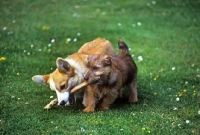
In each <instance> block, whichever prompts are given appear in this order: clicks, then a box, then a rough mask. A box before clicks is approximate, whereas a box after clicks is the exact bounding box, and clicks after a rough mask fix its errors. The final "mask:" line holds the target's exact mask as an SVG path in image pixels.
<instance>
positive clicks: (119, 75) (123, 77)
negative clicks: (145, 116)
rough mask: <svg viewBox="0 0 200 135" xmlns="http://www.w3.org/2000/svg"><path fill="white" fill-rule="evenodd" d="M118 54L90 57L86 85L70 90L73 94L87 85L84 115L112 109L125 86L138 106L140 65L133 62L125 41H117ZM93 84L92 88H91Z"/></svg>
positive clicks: (131, 99) (130, 99) (130, 97)
mask: <svg viewBox="0 0 200 135" xmlns="http://www.w3.org/2000/svg"><path fill="white" fill-rule="evenodd" d="M118 47H119V51H120V52H119V54H118V55H116V56H108V55H89V57H88V62H87V64H86V66H87V70H86V72H85V74H84V79H85V83H82V85H81V84H80V85H78V86H77V87H75V88H74V89H72V90H71V93H73V92H75V91H77V90H79V89H81V88H83V87H85V86H86V85H88V86H87V90H86V91H85V92H86V93H85V96H86V98H85V101H83V103H84V105H85V107H86V108H85V109H84V110H83V111H84V112H94V109H95V108H96V106H97V108H99V109H101V110H107V109H109V106H110V104H112V103H113V102H114V101H115V99H116V98H117V97H118V96H120V95H121V89H122V87H123V86H128V88H129V90H130V96H129V102H131V103H135V102H137V101H138V98H137V88H136V87H137V66H136V64H135V62H134V61H133V59H132V57H131V55H130V53H129V50H128V46H127V45H126V43H124V42H123V41H119V42H118ZM89 84H90V85H89Z"/></svg>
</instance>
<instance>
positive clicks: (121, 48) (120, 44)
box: [118, 40, 130, 55]
mask: <svg viewBox="0 0 200 135" xmlns="http://www.w3.org/2000/svg"><path fill="white" fill-rule="evenodd" d="M118 47H119V55H124V54H130V53H129V48H128V46H127V45H126V43H125V42H124V41H122V40H119V41H118Z"/></svg>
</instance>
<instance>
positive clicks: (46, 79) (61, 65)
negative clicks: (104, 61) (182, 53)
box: [32, 38, 115, 109]
mask: <svg viewBox="0 0 200 135" xmlns="http://www.w3.org/2000/svg"><path fill="white" fill-rule="evenodd" d="M89 54H108V55H114V54H115V50H114V48H113V47H112V44H111V43H110V42H109V41H108V40H105V39H104V38H97V39H95V40H93V41H91V42H88V43H85V44H84V45H83V46H82V47H81V48H80V49H79V50H78V52H77V53H74V54H72V55H69V56H68V57H67V58H66V59H62V58H58V59H57V61H56V65H57V69H56V70H55V71H54V72H53V73H50V74H47V75H35V76H33V77H32V80H33V81H34V82H36V83H39V84H44V85H49V86H50V88H51V89H52V90H53V91H56V93H57V97H58V94H59V95H61V94H63V93H65V92H66V91H70V89H71V88H72V87H75V86H76V85H79V84H80V83H81V82H82V80H83V73H84V72H85V70H86V65H85V62H86V61H87V57H88V55H89ZM71 96H73V95H70V97H69V99H73V98H71ZM63 97H65V96H62V98H63ZM60 100H61V99H60ZM64 100H66V101H68V99H64ZM62 101H63V100H62ZM62 101H60V103H59V98H58V99H57V100H56V99H54V100H52V102H50V103H49V104H47V105H46V106H45V107H44V109H50V108H51V107H52V106H53V105H55V104H57V103H59V104H61V103H62V104H65V102H64V103H63V102H62Z"/></svg>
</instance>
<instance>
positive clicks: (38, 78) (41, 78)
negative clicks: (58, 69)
mask: <svg viewBox="0 0 200 135" xmlns="http://www.w3.org/2000/svg"><path fill="white" fill-rule="evenodd" d="M49 76H50V75H35V76H33V77H32V80H33V81H34V82H36V83H39V84H43V85H49V84H48V80H49Z"/></svg>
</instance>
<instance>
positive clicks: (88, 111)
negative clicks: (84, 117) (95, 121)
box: [83, 108, 94, 113]
mask: <svg viewBox="0 0 200 135" xmlns="http://www.w3.org/2000/svg"><path fill="white" fill-rule="evenodd" d="M83 112H84V113H91V112H94V109H93V108H85V109H84V110H83Z"/></svg>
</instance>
